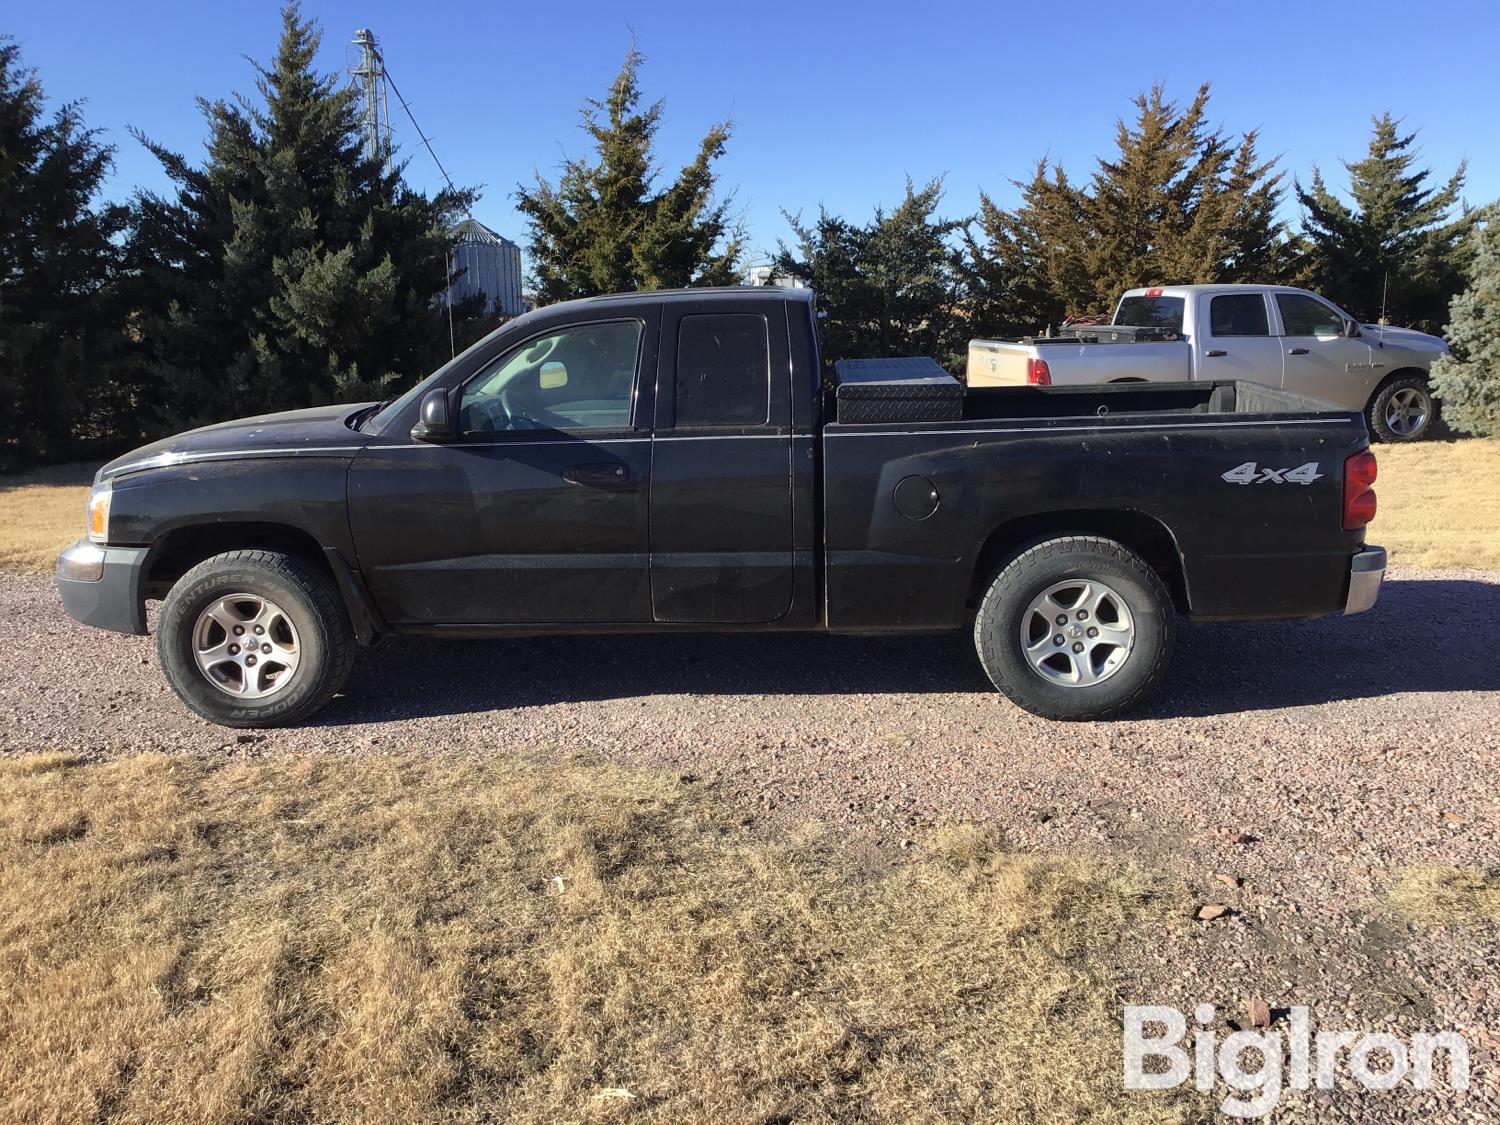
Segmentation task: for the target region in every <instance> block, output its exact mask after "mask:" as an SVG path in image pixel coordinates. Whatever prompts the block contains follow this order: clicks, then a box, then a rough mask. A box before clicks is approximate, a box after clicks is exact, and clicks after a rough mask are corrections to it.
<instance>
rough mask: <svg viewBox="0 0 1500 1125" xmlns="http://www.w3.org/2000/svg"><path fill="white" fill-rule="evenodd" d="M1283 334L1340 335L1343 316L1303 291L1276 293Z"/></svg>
mask: <svg viewBox="0 0 1500 1125" xmlns="http://www.w3.org/2000/svg"><path fill="white" fill-rule="evenodd" d="M1276 308H1277V309H1278V310H1280V312H1281V329H1282V335H1283V336H1342V335H1343V334H1344V318H1343V317H1342V316H1340V315H1339V314H1338V313H1336V312H1334V311H1333V310H1332V309H1331V308H1329V307H1328V306H1327V305H1325V304H1324V303H1323V302H1322V301H1319V300H1317V299H1316V298H1314V297H1309V296H1307V295H1306V294H1303V293H1278V294H1276Z"/></svg>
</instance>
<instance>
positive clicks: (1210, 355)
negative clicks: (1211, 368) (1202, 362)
mask: <svg viewBox="0 0 1500 1125" xmlns="http://www.w3.org/2000/svg"><path fill="white" fill-rule="evenodd" d="M1203 354H1204V355H1206V356H1208V358H1209V359H1218V358H1219V357H1220V356H1225V355H1228V354H1229V353H1228V352H1225V351H1220V350H1219V349H1218V348H1215V349H1214V350H1213V351H1211V352H1204V353H1203Z"/></svg>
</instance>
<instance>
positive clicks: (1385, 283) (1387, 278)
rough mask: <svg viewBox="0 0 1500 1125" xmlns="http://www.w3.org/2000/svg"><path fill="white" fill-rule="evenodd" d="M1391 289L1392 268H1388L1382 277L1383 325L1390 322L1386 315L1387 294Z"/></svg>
mask: <svg viewBox="0 0 1500 1125" xmlns="http://www.w3.org/2000/svg"><path fill="white" fill-rule="evenodd" d="M1390 289H1391V271H1390V270H1386V271H1385V273H1383V274H1382V275H1381V279H1380V324H1381V327H1384V326H1385V325H1387V324H1389V323H1390V319H1389V318H1388V317H1387V316H1386V315H1385V298H1386V294H1388V293H1389V292H1390Z"/></svg>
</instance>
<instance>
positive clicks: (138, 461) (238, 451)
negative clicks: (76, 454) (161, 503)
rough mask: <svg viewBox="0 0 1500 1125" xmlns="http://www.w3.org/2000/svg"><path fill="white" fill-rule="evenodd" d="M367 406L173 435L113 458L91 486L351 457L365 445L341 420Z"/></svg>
mask: <svg viewBox="0 0 1500 1125" xmlns="http://www.w3.org/2000/svg"><path fill="white" fill-rule="evenodd" d="M371 405H373V404H372V403H364V404H354V405H351V404H349V403H342V404H340V405H338V406H314V407H311V408H310V409H307V410H287V411H284V412H282V413H280V414H258V415H256V416H255V417H254V418H239V419H236V420H235V421H233V422H219V423H216V424H215V425H212V426H204V427H202V428H201V429H197V430H188V431H187V432H186V433H181V434H176V435H174V436H172V437H169V438H163V439H162V440H161V441H154V442H152V443H151V444H150V445H143V446H141V447H140V448H139V449H133V450H131V451H130V452H129V453H127V454H125V455H124V456H122V457H116V458H115V459H114V460H113V461H111V462H110V463H109V464H107V465H105V466H104V468H102V469H100V470H99V474H98V476H97V477H96V478H95V479H96V480H100V481H102V480H106V479H108V478H110V477H115V476H119V475H121V474H123V473H133V472H139V471H141V470H143V469H158V468H162V467H164V466H168V465H177V464H186V463H190V462H193V461H217V460H225V459H241V460H243V459H254V458H256V457H267V456H269V457H294V456H304V455H307V456H330V457H332V456H339V455H343V456H352V455H353V454H354V453H357V452H358V451H359V450H360V449H362V448H363V447H364V444H365V442H366V441H367V440H368V439H367V438H366V437H365V435H364V434H361V433H359V432H358V431H357V430H351V429H350V428H349V426H348V424H347V420H348V419H349V418H350V417H352V416H353V415H354V414H355V413H357V412H358V411H360V410H363V409H364V408H365V407H367V406H371Z"/></svg>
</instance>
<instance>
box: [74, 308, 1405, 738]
mask: <svg viewBox="0 0 1500 1125" xmlns="http://www.w3.org/2000/svg"><path fill="white" fill-rule="evenodd" d="M1374 478H1375V464H1374V458H1373V456H1371V454H1370V452H1369V449H1368V437H1367V434H1366V430H1365V423H1364V418H1363V416H1362V415H1361V413H1360V412H1359V411H1356V410H1337V409H1332V408H1330V407H1328V406H1327V405H1326V404H1322V403H1318V402H1314V401H1312V400H1308V399H1304V398H1301V397H1298V396H1296V395H1292V394H1288V393H1286V392H1284V391H1281V390H1275V389H1271V388H1266V387H1262V386H1257V385H1256V384H1253V383H1247V382H1234V381H1226V382H1219V381H1213V382H1207V381H1199V382H1188V383H1176V384H1150V385H1141V384H1121V385H1117V386H1097V387H1096V386H1083V387H1054V388H1050V389H1045V388H1044V389H1038V388H1032V387H1012V388H998V389H994V390H981V389H975V388H967V389H966V388H964V387H963V386H962V385H961V384H960V383H959V382H958V381H956V380H955V379H953V378H952V377H951V376H949V375H947V374H946V373H944V372H942V371H941V369H939V368H938V367H937V365H936V364H935V363H933V362H932V361H931V360H919V359H911V360H902V359H898V360H885V361H859V362H846V363H841V364H839V365H837V374H836V375H834V376H833V377H831V378H826V377H825V373H824V371H823V369H822V363H821V359H820V355H819V349H818V342H817V317H816V312H815V309H814V305H813V301H812V297H811V295H810V294H809V293H807V292H806V291H796V290H786V289H721V290H710V289H698V290H685V291H676V292H657V293H632V294H624V295H619V296H611V297H599V298H593V299H589V300H582V301H573V302H568V303H565V304H557V305H552V306H549V307H547V308H543V309H539V310H537V311H535V312H532V313H529V314H527V315H526V316H523V317H520V318H518V319H516V320H514V321H511V322H510V323H508V324H506V325H505V326H503V327H502V328H500V329H499V330H497V331H496V332H494V333H493V334H491V335H490V336H488V337H487V338H485V339H484V340H482V341H480V342H479V343H478V344H476V345H474V347H472V348H470V349H469V350H468V351H466V352H464V353H463V354H461V355H459V356H458V357H457V358H456V359H454V360H453V361H452V362H451V363H449V364H447V365H446V366H444V367H442V368H441V369H440V370H438V371H437V372H435V373H434V374H432V375H431V376H429V377H428V378H427V379H426V380H425V381H423V382H421V383H419V384H418V385H417V386H416V387H414V388H413V389H412V390H410V391H409V392H407V393H406V394H404V395H402V396H401V397H399V398H397V399H395V400H394V401H390V402H387V403H383V404H366V405H362V406H328V407H320V408H316V409H310V410H298V411H293V412H290V413H284V414H271V415H266V416H264V417H257V418H247V419H243V420H240V421H235V422H226V423H223V424H220V425H215V426H209V427H207V428H204V429H199V430H194V431H192V432H190V433H185V434H181V435H179V436H177V437H173V438H169V439H166V440H164V441H160V442H157V443H156V444H154V445H148V446H146V447H144V448H142V449H139V450H136V451H135V452H133V453H130V454H127V455H125V456H123V457H120V458H119V459H117V460H115V461H112V462H111V463H109V464H108V465H105V466H104V467H103V468H102V469H101V470H100V471H99V474H98V478H97V482H96V484H95V486H94V488H93V491H92V494H91V496H90V500H89V507H88V520H87V535H86V537H85V538H83V539H81V540H80V541H79V542H78V543H76V544H75V545H74V546H72V547H71V548H69V549H68V550H67V551H65V552H64V553H63V554H62V556H61V557H60V558H59V559H58V565H57V587H58V590H59V591H60V594H61V598H62V601H63V604H64V606H65V607H66V609H67V611H68V612H69V613H70V614H71V615H72V616H73V617H75V618H76V619H78V620H79V621H81V622H83V623H85V624H88V625H94V626H99V627H102V628H106V629H114V630H120V631H123V632H127V633H145V632H146V631H147V615H146V603H147V601H148V600H155V599H160V600H162V605H161V607H160V611H159V614H158V616H157V618H156V650H157V655H158V659H159V662H160V664H161V667H162V669H163V671H164V672H165V674H166V676H167V679H168V680H169V681H170V682H171V684H172V687H173V688H174V689H175V690H176V692H177V693H178V695H179V696H180V697H181V698H182V700H183V702H184V703H186V705H187V706H188V707H190V708H191V709H193V710H194V711H196V712H197V713H198V714H200V715H202V716H204V717H206V718H208V719H210V720H212V721H214V722H216V723H221V724H224V725H227V726H241V727H255V726H270V725H275V724H284V723H292V722H295V721H298V720H300V719H303V718H305V717H306V716H308V715H309V714H311V713H312V712H313V711H314V710H315V709H317V708H318V707H320V706H321V705H323V704H324V703H325V702H327V701H328V700H329V699H330V698H331V697H332V696H333V695H335V694H336V693H337V692H338V691H339V690H340V689H341V688H342V687H343V685H344V683H345V679H346V677H347V675H348V673H349V670H350V666H351V662H352V660H353V657H354V654H355V652H356V651H357V649H358V648H359V646H361V645H370V644H373V643H376V642H377V641H379V640H380V639H381V638H383V637H385V636H387V635H389V634H427V635H451V636H467V637H473V636H499V635H517V634H538V633H547V632H558V631H565V632H577V633H599V632H609V631H646V630H689V629H715V630H743V629H780V630H794V629H804V630H813V629H821V630H829V631H835V632H859V633H882V634H889V635H891V636H892V637H893V638H895V637H898V636H899V635H900V634H903V633H914V632H923V631H942V630H961V629H965V628H967V629H969V630H971V631H972V634H973V638H974V643H975V647H976V650H977V652H978V656H979V660H980V662H981V663H982V664H983V666H984V669H985V670H986V672H987V673H988V674H989V677H990V679H991V680H992V681H993V683H994V684H995V686H996V687H997V688H999V689H1000V690H1001V691H1002V692H1004V693H1005V694H1006V695H1008V696H1009V697H1010V698H1011V699H1012V700H1014V701H1015V702H1016V703H1018V704H1019V705H1020V706H1022V707H1024V708H1027V709H1029V710H1031V711H1033V712H1035V713H1037V714H1040V715H1044V716H1048V717H1052V718H1057V719H1087V718H1093V717H1098V716H1104V715H1110V714H1113V713H1116V712H1118V711H1121V710H1123V709H1125V708H1127V707H1130V706H1132V705H1133V704H1135V703H1137V702H1138V701H1139V700H1141V699H1142V698H1143V697H1144V696H1145V695H1146V693H1147V692H1148V691H1149V690H1150V689H1151V688H1152V686H1153V685H1154V684H1155V683H1156V682H1157V681H1158V679H1160V677H1161V676H1162V674H1163V671H1164V669H1165V668H1166V667H1167V662H1168V656H1169V654H1170V651H1171V644H1172V637H1173V631H1174V628H1175V627H1176V620H1177V617H1178V615H1183V616H1185V617H1187V618H1190V619H1200V620H1202V619H1220V620H1222V619H1246V618H1276V617H1315V616H1318V615H1322V614H1331V613H1341V612H1342V613H1357V612H1359V611H1361V610H1364V609H1367V608H1369V607H1370V605H1372V604H1373V603H1374V601H1375V598H1376V596H1377V592H1378V590H1379V586H1380V581H1381V577H1382V574H1383V572H1384V568H1385V552H1384V551H1382V550H1381V549H1380V548H1379V547H1371V546H1366V545H1365V540H1364V528H1365V525H1366V524H1367V523H1368V522H1369V520H1370V519H1371V518H1372V517H1373V515H1374V512H1375V496H1374V492H1373V491H1372V490H1371V488H1370V485H1371V483H1372V482H1373V481H1374ZM892 643H899V642H898V641H895V640H893V642H892ZM1226 659H1227V658H1226ZM645 674H646V673H645V672H643V675H645ZM850 687H851V689H856V690H857V687H858V685H857V684H856V683H852V682H851V684H850Z"/></svg>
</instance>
